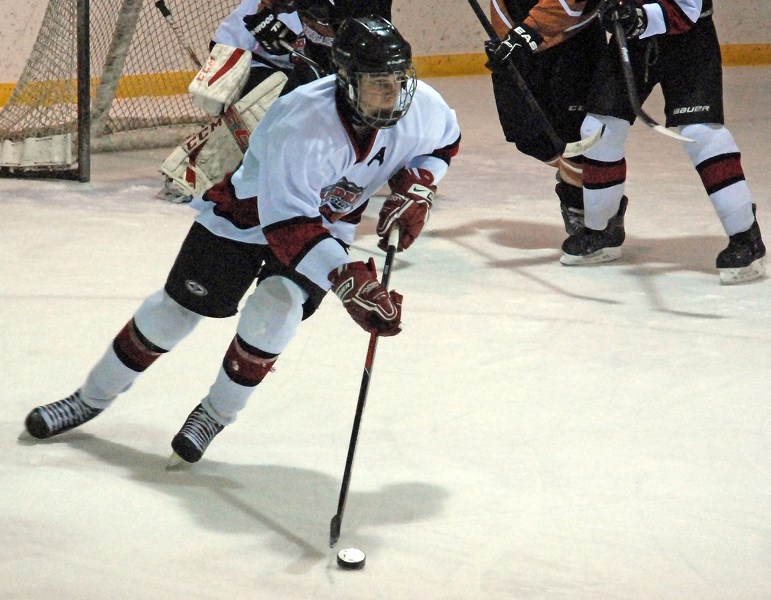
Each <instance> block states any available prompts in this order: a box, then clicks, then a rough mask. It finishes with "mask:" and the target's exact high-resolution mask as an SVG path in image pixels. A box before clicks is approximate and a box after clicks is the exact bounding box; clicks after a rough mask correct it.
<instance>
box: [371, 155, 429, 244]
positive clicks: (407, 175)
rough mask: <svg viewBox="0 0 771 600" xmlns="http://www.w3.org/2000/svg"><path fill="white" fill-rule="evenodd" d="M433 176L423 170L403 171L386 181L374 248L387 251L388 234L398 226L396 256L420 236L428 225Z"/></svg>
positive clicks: (405, 169)
mask: <svg viewBox="0 0 771 600" xmlns="http://www.w3.org/2000/svg"><path fill="white" fill-rule="evenodd" d="M433 182H434V175H433V174H432V173H431V171H427V170H426V169H407V168H404V169H402V170H400V171H398V172H397V173H396V175H394V176H393V177H391V179H389V180H388V185H389V187H390V188H391V195H390V196H388V198H386V199H385V202H383V208H381V209H380V215H379V219H378V222H377V228H376V230H375V231H376V233H377V234H378V235H379V236H380V241H379V242H378V244H377V245H378V247H379V248H380V249H381V250H387V245H388V241H387V238H388V232H389V231H390V230H391V228H392V227H393V226H394V223H398V224H399V243H398V245H397V247H396V250H397V252H401V251H402V250H406V249H407V248H409V247H410V246H411V245H412V242H414V241H415V239H416V238H417V237H418V235H420V232H421V231H422V230H423V226H424V225H425V224H426V222H427V221H428V216H429V214H430V212H431V205H432V204H433V201H434V193H435V192H436V186H435V185H433Z"/></svg>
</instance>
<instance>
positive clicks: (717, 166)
mask: <svg viewBox="0 0 771 600" xmlns="http://www.w3.org/2000/svg"><path fill="white" fill-rule="evenodd" d="M696 171H697V172H698V173H699V177H701V182H702V183H703V184H704V189H705V190H707V194H714V193H715V192H717V191H720V190H722V189H723V188H726V187H728V186H729V185H733V184H734V183H736V182H738V181H744V169H742V161H741V153H740V152H731V153H728V154H719V155H718V156H713V157H712V158H708V159H707V160H705V161H703V162H701V163H699V164H698V165H697V166H696Z"/></svg>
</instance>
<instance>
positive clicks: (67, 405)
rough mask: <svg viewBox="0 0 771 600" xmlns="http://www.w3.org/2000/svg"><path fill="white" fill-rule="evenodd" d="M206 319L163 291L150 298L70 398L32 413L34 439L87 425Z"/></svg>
mask: <svg viewBox="0 0 771 600" xmlns="http://www.w3.org/2000/svg"><path fill="white" fill-rule="evenodd" d="M201 318H202V317H201V316H200V315H196V314H195V313H192V312H190V311H188V310H187V309H185V308H183V307H181V306H180V305H179V304H177V303H176V302H174V301H173V300H172V299H171V298H169V297H168V296H167V295H166V293H165V292H164V291H163V290H160V291H158V292H156V293H155V294H153V295H151V296H150V297H148V298H147V299H146V300H145V301H144V302H143V303H142V305H141V306H140V307H139V309H138V310H137V312H136V313H135V315H134V317H133V318H132V319H131V320H130V321H129V322H128V323H126V325H125V326H124V327H123V329H121V331H120V332H119V333H118V335H117V336H115V339H114V340H113V342H112V344H111V345H110V346H109V347H108V348H107V350H106V351H105V353H104V354H103V355H102V357H101V358H100V359H99V361H98V362H97V363H96V364H95V365H94V366H93V367H92V369H91V371H90V372H89V374H88V376H87V377H86V381H85V382H84V383H83V385H82V386H81V387H80V388H78V390H77V391H76V392H75V393H73V394H72V395H70V396H68V397H67V398H64V399H62V400H58V401H56V402H52V403H51V404H46V405H43V406H39V407H37V408H35V409H33V410H32V411H31V412H30V413H29V415H27V419H26V421H25V427H26V429H27V431H28V432H29V434H30V435H32V436H33V437H35V438H38V439H45V438H49V437H51V436H54V435H58V434H60V433H64V432H65V431H69V430H70V429H74V428H75V427H79V426H80V425H82V424H84V423H87V422H88V421H90V420H91V419H93V418H94V417H96V416H97V415H98V414H100V413H101V412H102V411H103V410H105V409H106V408H108V407H109V406H110V405H111V404H112V402H113V401H114V400H115V398H116V397H117V396H118V395H119V394H121V393H122V392H125V391H126V390H127V389H129V388H130V387H131V385H132V384H133V383H134V381H135V380H136V378H137V377H139V375H140V374H141V373H143V372H144V371H145V370H146V369H147V368H148V367H149V366H150V365H151V364H153V363H154V362H155V361H156V360H157V359H158V358H159V357H160V356H161V355H162V354H165V353H166V352H168V351H169V350H171V349H172V348H174V346H176V345H177V343H178V342H179V341H180V340H181V339H183V338H184V337H186V336H187V335H188V334H189V333H190V332H191V331H192V330H193V329H194V328H195V326H196V325H197V323H198V322H199V321H200V319H201Z"/></svg>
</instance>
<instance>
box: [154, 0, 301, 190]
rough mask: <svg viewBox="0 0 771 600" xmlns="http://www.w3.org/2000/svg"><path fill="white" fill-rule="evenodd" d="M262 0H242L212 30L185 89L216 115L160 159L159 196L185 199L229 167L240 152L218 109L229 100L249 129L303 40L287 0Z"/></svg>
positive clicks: (277, 90)
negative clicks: (204, 54) (205, 54)
mask: <svg viewBox="0 0 771 600" xmlns="http://www.w3.org/2000/svg"><path fill="white" fill-rule="evenodd" d="M265 4H266V2H265V0H243V1H242V2H241V4H240V5H239V6H238V7H237V8H236V9H235V10H234V11H233V12H232V13H230V14H229V15H228V16H227V17H226V18H225V20H224V21H222V23H221V24H220V25H219V27H217V29H216V31H215V32H214V35H213V36H212V42H211V45H210V49H211V54H210V55H209V57H208V59H207V60H206V62H205V64H204V66H203V68H202V69H201V71H200V72H199V73H198V74H197V76H196V78H195V79H194V80H193V82H192V83H191V84H190V87H189V88H188V90H189V91H190V93H191V94H192V96H193V103H194V104H195V105H196V106H198V107H200V108H202V109H204V110H205V111H206V112H207V113H209V114H211V115H212V116H214V117H217V118H216V119H215V120H213V121H212V122H211V123H209V124H208V125H206V126H205V127H204V128H203V129H201V130H200V131H198V132H197V133H195V134H194V135H192V136H191V137H189V138H188V139H186V140H185V141H184V142H182V144H181V145H180V146H178V147H177V148H176V149H174V151H173V152H172V153H171V154H170V155H169V156H168V158H166V160H165V161H164V162H163V164H162V165H161V173H162V174H163V175H164V177H165V183H164V188H163V190H162V191H161V192H160V193H159V194H158V195H159V197H161V198H163V199H164V200H170V201H171V202H189V201H190V199H191V198H192V197H193V196H195V195H197V194H200V193H203V192H204V191H205V190H207V189H208V188H210V187H211V186H212V185H213V184H214V183H216V182H217V181H219V180H220V179H222V177H223V176H224V175H225V173H227V172H231V171H234V170H235V169H236V167H237V166H238V163H239V162H240V161H241V157H242V156H243V152H242V151H241V149H240V147H239V145H238V142H237V141H236V139H235V138H234V136H233V135H232V134H231V132H230V131H229V130H228V128H227V127H226V126H224V125H225V123H224V120H223V118H222V115H221V113H222V112H223V111H224V110H226V109H228V108H229V107H230V106H231V105H232V106H233V108H234V109H235V111H236V112H237V113H238V114H239V115H240V116H241V117H242V119H243V121H244V124H245V125H246V126H247V128H248V129H249V131H251V130H252V129H254V126H255V125H256V124H257V123H258V122H259V120H260V119H261V118H262V116H263V115H264V114H265V111H266V110H267V109H268V107H269V106H270V105H271V104H272V103H273V101H274V100H275V99H276V98H277V97H278V95H279V93H280V92H281V89H282V88H283V87H284V84H285V82H286V80H287V75H288V74H289V73H290V72H291V70H292V69H293V67H294V62H293V60H294V59H293V58H292V52H293V50H294V49H296V48H300V47H302V45H303V40H304V38H303V36H302V25H301V23H300V19H299V16H298V15H297V13H296V12H294V11H293V10H291V9H292V8H293V4H294V2H293V0H280V1H279V2H276V1H274V2H271V3H270V4H271V6H272V7H273V10H271V9H270V8H269V7H266V6H264V5H265ZM278 11H282V12H280V14H279V13H278ZM256 18H259V22H255V19H256ZM249 23H252V24H253V25H254V27H252V28H248V26H249Z"/></svg>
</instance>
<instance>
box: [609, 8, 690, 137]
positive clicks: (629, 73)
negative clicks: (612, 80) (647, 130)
mask: <svg viewBox="0 0 771 600" xmlns="http://www.w3.org/2000/svg"><path fill="white" fill-rule="evenodd" d="M613 37H614V38H615V40H616V46H617V47H618V56H619V58H620V60H621V71H622V73H623V74H624V82H625V83H626V92H627V95H628V96H629V104H630V105H631V106H632V110H633V111H634V114H635V115H637V118H638V119H640V120H641V121H642V122H643V123H645V124H646V125H647V126H648V127H651V128H652V129H653V130H654V131H658V132H659V133H661V134H662V135H666V136H669V137H671V138H674V139H676V140H680V141H681V142H693V141H695V140H692V139H691V138H687V137H685V136H682V135H680V134H679V133H675V132H674V131H670V130H669V129H667V128H666V127H664V126H662V125H659V124H658V123H657V122H656V121H654V120H653V119H652V118H651V117H650V115H648V113H646V112H645V111H644V110H643V108H642V106H641V105H640V97H639V95H638V94H637V84H636V83H635V81H634V69H632V61H631V60H630V59H629V45H628V44H627V40H626V34H625V33H624V29H623V27H621V23H620V22H619V20H618V19H615V20H614V21H613Z"/></svg>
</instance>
